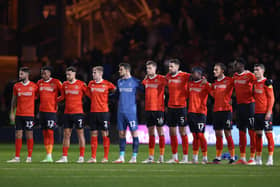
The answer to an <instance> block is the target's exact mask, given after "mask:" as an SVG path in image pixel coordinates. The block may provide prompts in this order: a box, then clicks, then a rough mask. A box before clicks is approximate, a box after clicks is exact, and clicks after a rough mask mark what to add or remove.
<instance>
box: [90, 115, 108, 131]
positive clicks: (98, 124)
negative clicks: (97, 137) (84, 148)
mask: <svg viewBox="0 0 280 187" xmlns="http://www.w3.org/2000/svg"><path fill="white" fill-rule="evenodd" d="M109 125H110V113H109V112H91V113H89V126H90V130H92V131H94V130H103V131H107V130H108V129H109Z"/></svg>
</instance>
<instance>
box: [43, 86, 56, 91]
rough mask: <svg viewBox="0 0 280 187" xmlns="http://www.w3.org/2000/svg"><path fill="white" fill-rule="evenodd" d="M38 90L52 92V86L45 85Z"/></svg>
mask: <svg viewBox="0 0 280 187" xmlns="http://www.w3.org/2000/svg"><path fill="white" fill-rule="evenodd" d="M40 91H49V92H53V91H54V88H52V87H47V86H42V87H40Z"/></svg>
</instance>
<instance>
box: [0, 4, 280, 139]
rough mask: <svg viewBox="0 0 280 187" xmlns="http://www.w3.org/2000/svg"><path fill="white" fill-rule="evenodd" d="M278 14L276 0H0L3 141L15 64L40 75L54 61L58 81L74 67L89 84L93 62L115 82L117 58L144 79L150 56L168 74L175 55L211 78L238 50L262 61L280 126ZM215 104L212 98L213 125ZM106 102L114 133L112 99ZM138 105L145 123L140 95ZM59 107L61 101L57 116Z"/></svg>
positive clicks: (184, 67) (185, 66)
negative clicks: (215, 67) (217, 65)
mask: <svg viewBox="0 0 280 187" xmlns="http://www.w3.org/2000/svg"><path fill="white" fill-rule="evenodd" d="M279 20H280V1H277V0H258V1H257V0H126V1H125V0H0V36H1V37H0V81H1V84H0V112H1V115H0V132H1V133H0V134H1V136H0V137H1V138H0V141H6V140H7V141H9V140H12V138H11V134H9V133H7V132H8V131H9V130H8V129H11V125H10V122H9V110H10V101H11V95H12V86H13V84H14V83H15V81H16V79H17V70H18V68H19V67H20V66H29V67H30V68H31V69H32V74H31V75H32V76H31V80H33V81H37V80H38V79H40V71H39V70H40V68H41V67H42V66H44V65H51V66H53V67H54V69H55V72H54V73H53V76H54V77H55V78H58V79H60V80H61V81H63V80H65V73H64V71H65V69H66V67H67V66H70V65H73V66H76V67H77V68H78V71H79V72H78V78H79V79H81V80H83V81H85V82H86V83H88V82H89V80H91V67H92V66H96V65H103V66H104V69H105V73H104V78H105V79H107V80H109V81H112V82H113V83H116V80H117V79H118V64H119V63H120V62H128V63H130V64H131V65H132V72H133V75H134V76H135V77H137V78H139V79H143V77H144V76H145V62H146V61H147V60H149V59H153V60H155V61H156V62H157V63H158V65H159V72H160V73H162V74H165V73H166V72H167V60H168V59H169V58H171V57H172V58H173V57H176V58H179V59H180V60H181V62H182V67H181V69H182V70H183V71H189V70H190V69H191V68H192V67H193V66H198V65H199V66H201V67H203V68H204V69H205V76H206V77H208V79H209V81H210V82H211V81H213V75H212V68H213V64H214V63H216V62H223V63H225V64H229V63H230V62H232V61H233V59H234V58H235V57H240V56H242V57H244V58H245V59H246V60H247V61H248V67H247V69H248V70H252V67H253V64H255V63H263V64H264V65H265V66H266V68H267V71H266V76H267V77H268V78H272V79H273V80H274V91H275V97H276V103H275V106H274V124H275V125H277V124H280V115H279V114H280V105H279V101H280V100H279V91H280V74H279V72H280V34H279V33H280V24H279V22H278V21H279ZM233 101H234V100H233ZM212 103H213V101H212V100H211V98H209V101H208V105H209V107H208V108H209V115H208V123H210V124H211V120H212V115H211V108H212V107H211V106H212ZM233 106H235V102H233ZM110 108H111V111H112V128H111V131H113V133H111V135H112V134H116V133H114V132H115V131H116V125H115V114H116V101H114V100H112V101H110ZM138 108H139V110H138V111H139V121H140V123H145V117H144V97H143V95H141V94H140V96H139V98H138ZM88 110H89V101H88V100H85V111H88ZM62 112H63V105H61V106H60V111H59V116H61V114H62ZM59 119H60V117H59ZM58 125H60V126H61V125H62V124H61V121H60V120H59V121H58ZM112 136H114V135H112Z"/></svg>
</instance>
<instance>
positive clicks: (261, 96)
mask: <svg viewBox="0 0 280 187" xmlns="http://www.w3.org/2000/svg"><path fill="white" fill-rule="evenodd" d="M264 72H265V67H264V65H263V64H255V65H254V74H255V76H256V78H257V81H255V83H254V97H255V100H256V103H255V130H256V133H257V137H256V164H257V165H262V147H263V142H262V134H263V131H264V132H265V135H266V138H267V142H268V146H267V148H268V159H267V162H266V165H268V166H271V165H273V152H274V140H273V134H272V108H273V105H274V100H275V99H274V93H273V86H272V80H270V79H267V78H265V77H264Z"/></svg>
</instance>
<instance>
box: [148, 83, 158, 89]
mask: <svg viewBox="0 0 280 187" xmlns="http://www.w3.org/2000/svg"><path fill="white" fill-rule="evenodd" d="M145 87H146V88H158V84H152V83H151V84H146V86H145Z"/></svg>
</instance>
